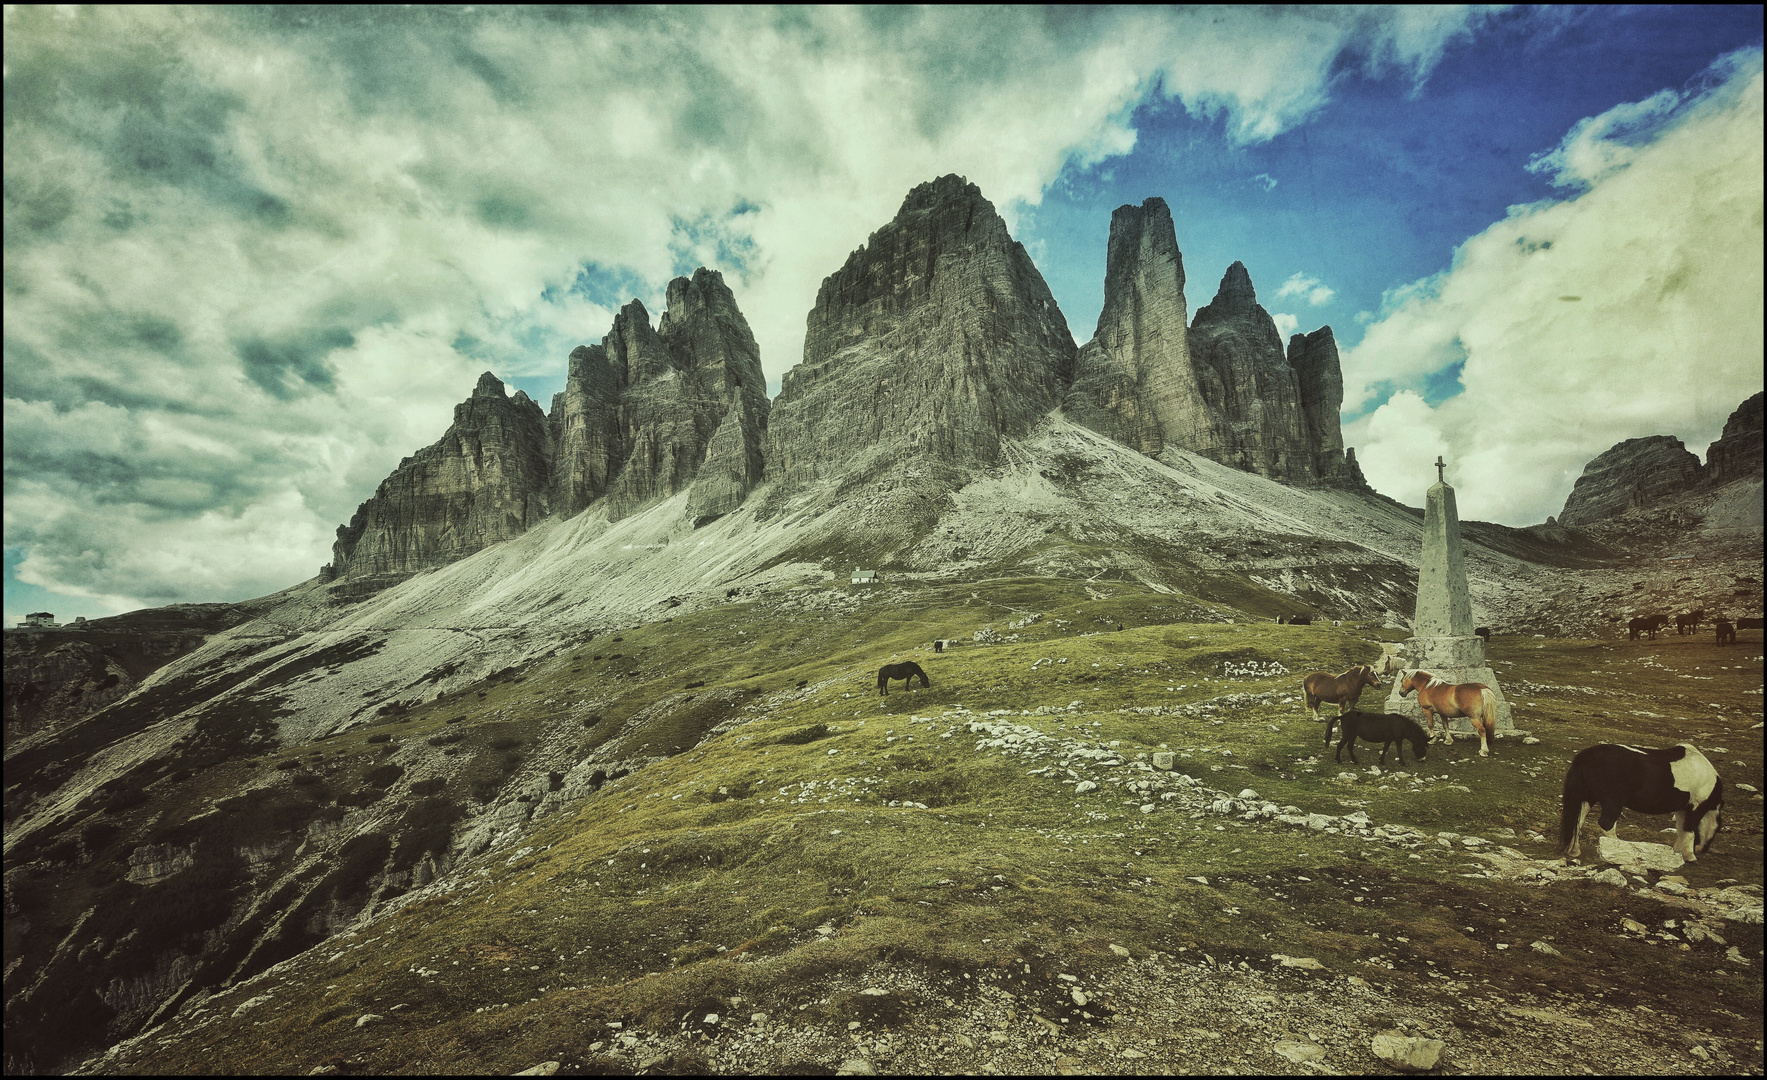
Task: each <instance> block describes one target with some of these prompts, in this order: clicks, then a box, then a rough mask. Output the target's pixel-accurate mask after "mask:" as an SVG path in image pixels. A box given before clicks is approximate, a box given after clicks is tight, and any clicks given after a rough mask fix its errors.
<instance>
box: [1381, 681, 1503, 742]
mask: <svg viewBox="0 0 1767 1080" xmlns="http://www.w3.org/2000/svg"><path fill="white" fill-rule="evenodd" d="M1413 691H1415V692H1416V694H1417V704H1418V705H1419V706H1421V707H1422V709H1423V726H1424V730H1426V731H1428V732H1429V733H1430V741H1431V742H1434V741H1435V737H1436V735H1435V729H1436V721H1437V719H1438V718H1440V719H1441V723H1442V739H1443V740H1444V741H1445V742H1450V743H1452V742H1453V739H1454V736H1453V735H1452V734H1450V733H1449V731H1448V721H1449V720H1450V719H1453V718H1456V717H1465V718H1466V719H1467V720H1470V721H1471V722H1472V726H1473V730H1474V731H1476V732H1478V733H1479V756H1480V757H1489V756H1490V754H1491V740H1492V739H1494V738H1496V737H1497V695H1496V693H1494V692H1493V691H1492V689H1491V688H1490V687H1489V686H1486V685H1485V684H1484V683H1476V682H1469V683H1450V682H1443V681H1442V680H1441V679H1438V678H1436V677H1435V676H1434V675H1431V674H1430V673H1429V672H1427V671H1413V672H1412V673H1411V674H1409V675H1407V676H1405V681H1404V682H1402V683H1400V684H1399V696H1400V697H1403V696H1405V695H1406V694H1409V693H1412V692H1413Z"/></svg>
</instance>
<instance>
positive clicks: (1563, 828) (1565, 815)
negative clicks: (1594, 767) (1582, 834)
mask: <svg viewBox="0 0 1767 1080" xmlns="http://www.w3.org/2000/svg"><path fill="white" fill-rule="evenodd" d="M1588 767H1589V765H1588V762H1586V761H1585V760H1584V759H1583V756H1582V755H1581V754H1579V755H1578V756H1576V757H1574V758H1572V759H1571V767H1570V768H1569V769H1567V770H1565V786H1564V805H1563V806H1561V807H1560V808H1559V812H1558V850H1557V851H1556V852H1555V853H1554V857H1555V858H1561V859H1562V858H1564V857H1565V854H1566V852H1568V851H1570V850H1571V842H1572V841H1573V840H1575V839H1576V838H1577V826H1579V825H1581V824H1582V823H1583V804H1584V803H1586V802H1588V801H1589V798H1588V796H1589V792H1588V791H1587V790H1586V789H1587V787H1588V780H1587V778H1586V777H1585V776H1584V775H1583V774H1584V772H1585V770H1587V769H1588Z"/></svg>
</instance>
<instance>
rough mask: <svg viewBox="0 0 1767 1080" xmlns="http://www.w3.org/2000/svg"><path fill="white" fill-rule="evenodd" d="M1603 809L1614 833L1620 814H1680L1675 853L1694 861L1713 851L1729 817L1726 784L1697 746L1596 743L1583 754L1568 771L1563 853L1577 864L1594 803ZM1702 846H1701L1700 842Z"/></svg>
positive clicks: (1604, 827)
mask: <svg viewBox="0 0 1767 1080" xmlns="http://www.w3.org/2000/svg"><path fill="white" fill-rule="evenodd" d="M1590 803H1597V804H1599V805H1600V806H1601V818H1600V821H1601V831H1602V834H1603V835H1605V836H1612V835H1613V834H1614V826H1615V825H1616V824H1618V823H1619V820H1620V811H1622V810H1636V811H1638V812H1639V813H1641V814H1674V815H1675V843H1674V844H1673V845H1672V846H1673V847H1674V849H1675V851H1676V852H1677V853H1678V854H1680V855H1681V857H1682V858H1684V859H1686V860H1687V861H1688V862H1693V861H1694V854H1695V852H1696V851H1704V850H1706V849H1707V848H1709V847H1711V846H1712V837H1713V836H1714V835H1715V834H1716V833H1717V832H1718V826H1719V825H1721V824H1722V823H1723V816H1724V781H1723V780H1721V779H1720V778H1719V777H1718V770H1717V769H1714V768H1712V763H1711V762H1710V761H1707V760H1706V755H1704V754H1702V753H1700V752H1699V751H1698V750H1697V749H1695V748H1694V745H1693V744H1692V743H1677V744H1676V745H1674V746H1671V747H1668V748H1667V749H1664V750H1641V749H1639V748H1638V747H1635V746H1620V745H1617V744H1615V743H1596V744H1595V745H1594V746H1587V747H1584V748H1583V749H1581V750H1579V751H1577V756H1576V757H1574V758H1572V759H1571V767H1570V768H1569V769H1568V770H1566V772H1565V790H1564V806H1563V808H1562V809H1561V810H1560V813H1559V825H1558V854H1559V855H1560V856H1562V857H1564V858H1565V859H1574V858H1576V857H1577V855H1578V854H1579V852H1580V851H1581V845H1579V844H1578V843H1577V833H1578V831H1579V830H1581V829H1582V827H1583V817H1584V815H1585V814H1587V813H1589V804H1590ZM1696 840H1697V841H1698V842H1697V843H1696V842H1695V841H1696Z"/></svg>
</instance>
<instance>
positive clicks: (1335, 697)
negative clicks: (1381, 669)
mask: <svg viewBox="0 0 1767 1080" xmlns="http://www.w3.org/2000/svg"><path fill="white" fill-rule="evenodd" d="M1379 685H1380V676H1379V675H1376V674H1375V673H1374V669H1373V668H1371V667H1369V666H1368V665H1367V664H1358V665H1356V666H1355V667H1353V668H1351V669H1350V670H1348V671H1346V672H1344V673H1343V674H1342V675H1333V674H1331V673H1330V672H1328V671H1315V672H1314V673H1313V674H1311V675H1309V676H1307V677H1306V678H1304V679H1302V680H1301V692H1302V693H1303V694H1305V695H1307V710H1308V711H1309V712H1311V713H1312V714H1313V719H1315V720H1317V719H1319V703H1320V702H1322V701H1329V702H1331V703H1333V704H1334V705H1336V706H1337V707H1338V716H1342V715H1343V714H1344V713H1347V712H1349V711H1350V710H1351V709H1354V708H1355V707H1356V699H1357V698H1359V697H1361V696H1362V691H1363V690H1364V689H1366V688H1367V687H1370V686H1379ZM1335 720H1336V717H1334V718H1332V719H1331V720H1327V721H1326V722H1325V745H1327V746H1330V745H1331V728H1332V724H1333V723H1334V722H1335Z"/></svg>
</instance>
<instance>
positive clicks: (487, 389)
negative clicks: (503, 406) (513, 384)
mask: <svg viewBox="0 0 1767 1080" xmlns="http://www.w3.org/2000/svg"><path fill="white" fill-rule="evenodd" d="M472 396H473V397H508V396H509V394H508V392H507V391H505V390H504V389H503V380H502V379H499V378H498V377H497V376H495V375H493V374H491V373H490V372H488V371H487V372H485V373H484V374H483V375H480V376H479V384H478V385H477V386H475V387H473V388H472Z"/></svg>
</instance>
